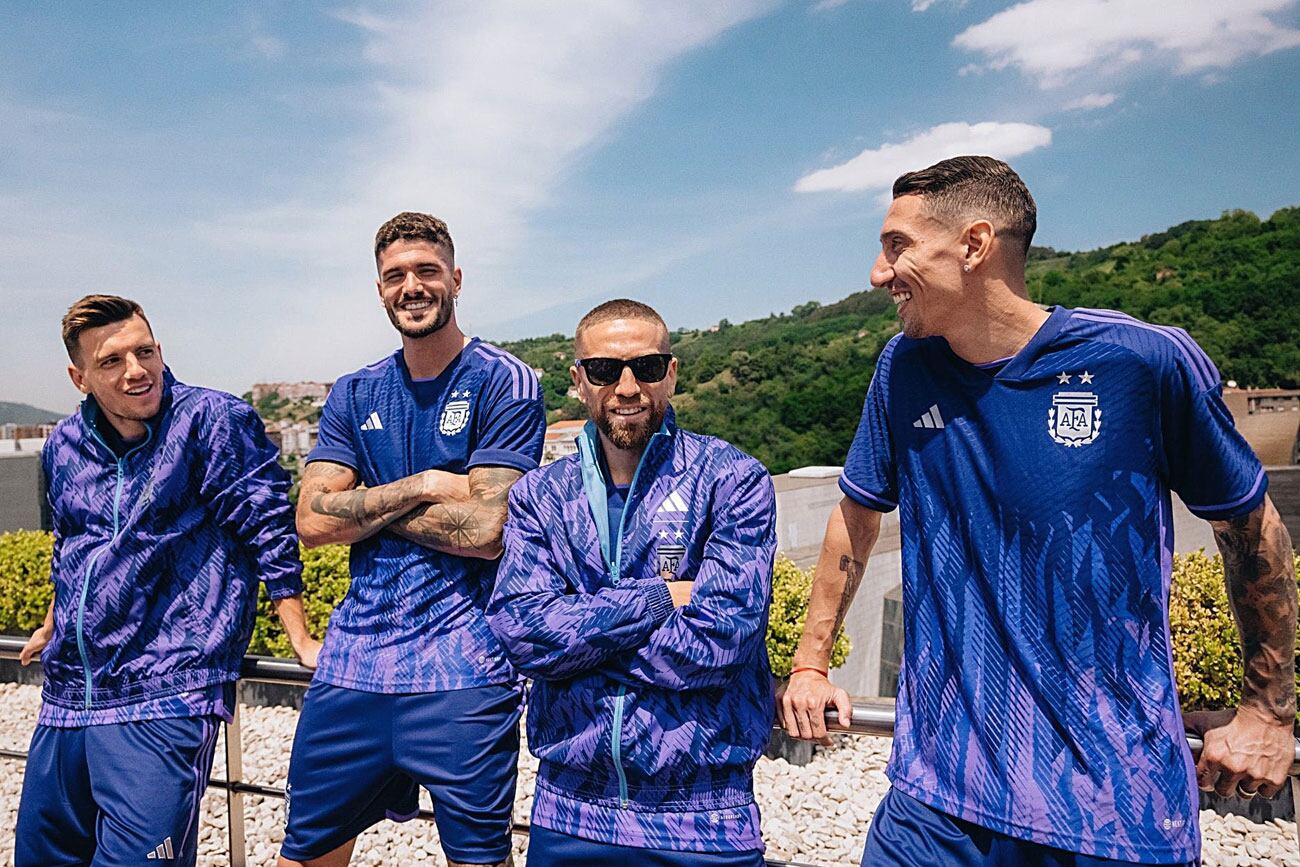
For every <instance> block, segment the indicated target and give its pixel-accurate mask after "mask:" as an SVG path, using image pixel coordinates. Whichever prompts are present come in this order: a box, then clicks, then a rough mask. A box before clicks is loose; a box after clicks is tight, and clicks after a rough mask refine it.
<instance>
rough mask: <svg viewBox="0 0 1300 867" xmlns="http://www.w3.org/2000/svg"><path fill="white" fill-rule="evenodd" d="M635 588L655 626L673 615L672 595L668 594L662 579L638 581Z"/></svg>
mask: <svg viewBox="0 0 1300 867" xmlns="http://www.w3.org/2000/svg"><path fill="white" fill-rule="evenodd" d="M637 588H638V589H639V590H640V591H641V596H642V598H643V599H645V604H646V610H648V611H649V612H650V619H651V620H653V621H654V624H655V626H659V625H661V624H662V623H663V622H664V621H665V620H667V619H668V615H669V614H672V613H673V595H672V594H671V593H669V592H668V584H667V582H665V581H664V579H662V578H651V579H649V580H648V581H638V582H637Z"/></svg>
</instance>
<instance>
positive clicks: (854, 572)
mask: <svg viewBox="0 0 1300 867" xmlns="http://www.w3.org/2000/svg"><path fill="white" fill-rule="evenodd" d="M840 572H842V573H843V574H844V590H843V591H842V592H841V593H840V602H839V605H838V606H837V607H836V608H835V628H834V629H832V630H831V638H832V640H834V637H835V636H836V635H838V634H839V631H840V627H841V626H843V625H844V618H845V617H847V616H848V613H849V606H850V605H852V604H853V597H854V596H856V595H857V592H858V587H859V586H861V585H862V576H863V575H865V574H866V572H867V564H865V563H862V562H859V561H857V560H854V559H853V558H852V557H850V556H849V555H847V554H842V555H840Z"/></svg>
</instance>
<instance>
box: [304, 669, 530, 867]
mask: <svg viewBox="0 0 1300 867" xmlns="http://www.w3.org/2000/svg"><path fill="white" fill-rule="evenodd" d="M521 695H522V691H521V689H520V688H519V687H517V686H505V685H503V686H483V687H476V688H473V689H458V690H453V691H450V692H427V693H414V694H401V695H388V694H385V693H377V692H361V691H359V690H355V689H346V688H344V687H341V686H332V685H330V684H327V683H321V682H319V681H316V682H313V683H312V685H311V687H310V688H309V689H308V690H307V695H306V697H305V698H304V699H303V704H302V713H301V714H300V715H299V717H298V731H297V733H296V734H295V735H294V739H293V755H292V756H291V758H290V759H289V785H288V787H287V791H288V803H287V805H286V813H287V820H286V821H287V828H286V830H285V836H284V844H283V845H282V846H281V847H280V854H281V855H283V856H284V857H285V858H288V859H290V860H293V861H306V860H309V859H312V858H319V857H321V856H322V855H325V854H328V853H329V852H332V851H333V850H335V849H337V848H338V847H339V846H341V845H343V844H344V843H346V842H347V841H348V840H351V839H352V838H353V837H355V836H357V835H358V834H360V833H361V832H362V831H364V830H366V829H367V828H369V827H370V826H371V825H375V824H377V823H379V822H381V821H383V820H384V819H386V818H387V819H394V820H396V821H399V822H403V821H406V820H407V819H410V818H413V817H414V816H415V814H416V813H417V812H418V805H419V794H420V790H419V787H420V786H424V787H425V788H426V789H428V790H429V794H430V795H431V796H432V797H433V812H434V821H435V822H436V823H437V825H438V836H439V837H440V838H441V841H442V850H443V852H445V853H446V855H447V857H448V858H449V859H451V860H453V861H460V862H462V863H467V864H495V863H497V862H499V861H502V860H504V859H505V858H506V856H507V855H509V854H510V849H511V840H510V831H511V828H512V827H513V822H512V814H513V812H514V805H515V774H516V770H517V765H518V763H519V715H520V697H521Z"/></svg>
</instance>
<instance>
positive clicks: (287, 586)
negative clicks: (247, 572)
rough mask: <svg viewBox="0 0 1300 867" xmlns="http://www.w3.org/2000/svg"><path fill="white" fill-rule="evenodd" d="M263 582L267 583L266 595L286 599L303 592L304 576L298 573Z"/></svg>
mask: <svg viewBox="0 0 1300 867" xmlns="http://www.w3.org/2000/svg"><path fill="white" fill-rule="evenodd" d="M262 583H264V584H265V585H266V595H267V596H270V597H271V599H272V600H277V599H285V598H287V597H289V596H297V595H298V594H300V593H302V576H301V575H299V574H297V573H294V574H291V575H285V576H283V577H280V578H271V579H269V580H266V581H263V582H262Z"/></svg>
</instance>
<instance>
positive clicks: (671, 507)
mask: <svg viewBox="0 0 1300 867" xmlns="http://www.w3.org/2000/svg"><path fill="white" fill-rule="evenodd" d="M689 511H690V507H689V506H687V505H686V501H685V500H683V499H682V495H681V494H679V493H677V492H676V491H673V492H672V493H671V494H669V495H668V496H667V497H665V498H664V501H663V505H661V506H660V507H659V514H661V515H662V514H664V513H665V512H678V513H682V514H685V513H686V512H689Z"/></svg>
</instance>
